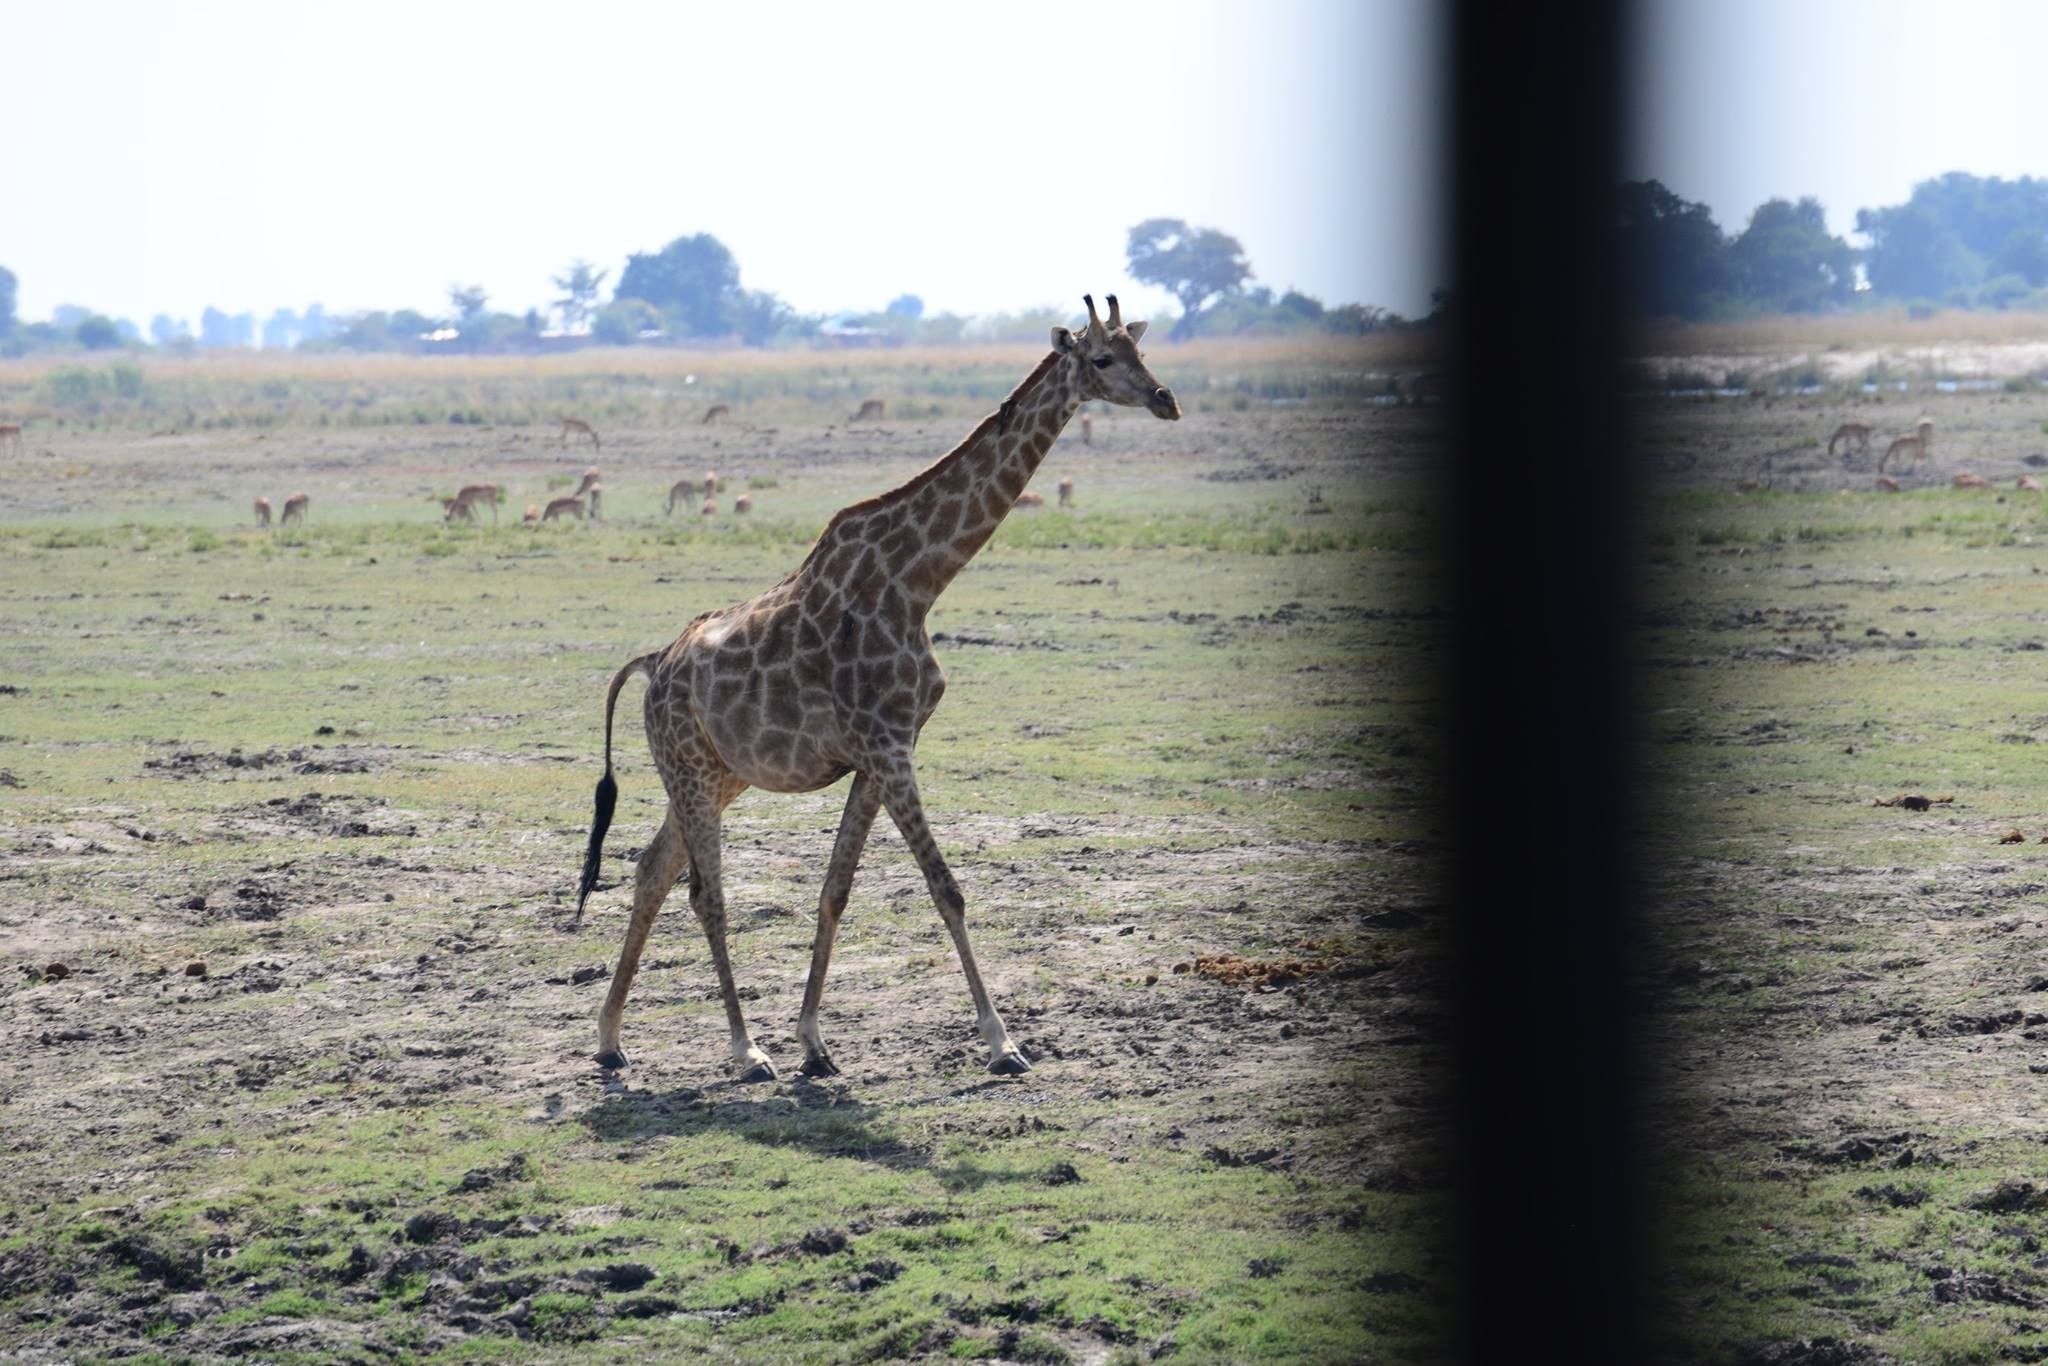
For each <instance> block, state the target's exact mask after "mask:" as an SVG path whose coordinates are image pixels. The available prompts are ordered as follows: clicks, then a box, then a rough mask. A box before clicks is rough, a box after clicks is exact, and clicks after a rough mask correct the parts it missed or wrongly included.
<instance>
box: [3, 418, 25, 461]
mask: <svg viewBox="0 0 2048 1366" xmlns="http://www.w3.org/2000/svg"><path fill="white" fill-rule="evenodd" d="M0 442H5V443H6V444H7V445H10V446H12V447H14V453H15V454H16V455H20V454H21V424H20V423H19V422H0Z"/></svg>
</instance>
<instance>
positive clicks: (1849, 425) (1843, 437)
mask: <svg viewBox="0 0 2048 1366" xmlns="http://www.w3.org/2000/svg"><path fill="white" fill-rule="evenodd" d="M1838 441H1839V442H1846V443H1847V444H1849V445H1851V446H1854V447H1855V448H1856V451H1857V454H1859V455H1868V454H1870V424H1869V423H1867V422H1844V423H1843V424H1842V425H1841V426H1839V427H1837V428H1835V434H1834V435H1833V436H1831V437H1829V438H1828V458H1829V459H1833V458H1834V454H1835V443H1836V442H1838ZM1845 454H1846V452H1845Z"/></svg>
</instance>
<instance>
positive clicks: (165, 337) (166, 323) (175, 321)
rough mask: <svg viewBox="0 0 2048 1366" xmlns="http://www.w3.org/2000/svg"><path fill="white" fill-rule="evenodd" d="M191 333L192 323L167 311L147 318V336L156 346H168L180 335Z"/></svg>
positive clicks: (187, 335)
mask: <svg viewBox="0 0 2048 1366" xmlns="http://www.w3.org/2000/svg"><path fill="white" fill-rule="evenodd" d="M191 335H192V324H190V323H188V322H186V321H184V320H183V319H181V318H173V317H172V316H171V315H170V314H168V313H159V314H157V315H156V316H155V317H154V318H151V319H150V320H149V336H150V340H152V341H154V342H155V343H156V344H157V345H158V346H169V345H170V344H171V343H172V342H174V341H177V340H178V339H179V338H181V337H189V336H191Z"/></svg>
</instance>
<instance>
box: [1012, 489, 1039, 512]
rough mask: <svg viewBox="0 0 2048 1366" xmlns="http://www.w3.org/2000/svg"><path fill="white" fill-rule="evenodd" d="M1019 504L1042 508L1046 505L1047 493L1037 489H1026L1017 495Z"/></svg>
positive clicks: (1023, 506) (1024, 506)
mask: <svg viewBox="0 0 2048 1366" xmlns="http://www.w3.org/2000/svg"><path fill="white" fill-rule="evenodd" d="M1017 506H1018V507H1020V508H1042V507H1044V506H1045V495H1044V494H1042V493H1040V492H1039V491H1038V490H1037V489H1026V490H1024V491H1023V492H1022V493H1020V494H1018V495H1017Z"/></svg>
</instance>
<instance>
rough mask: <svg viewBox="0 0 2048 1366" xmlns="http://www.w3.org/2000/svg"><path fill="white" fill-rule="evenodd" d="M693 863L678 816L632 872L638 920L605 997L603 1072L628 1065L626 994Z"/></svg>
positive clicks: (600, 1027) (600, 1036)
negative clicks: (622, 1038)
mask: <svg viewBox="0 0 2048 1366" xmlns="http://www.w3.org/2000/svg"><path fill="white" fill-rule="evenodd" d="M688 862H689V853H688V851H687V850H686V849H685V847H684V845H683V834H682V830H681V829H680V828H679V827H678V826H677V823H676V819H675V810H674V808H673V807H671V808H670V810H669V814H668V815H666V816H664V817H663V818H662V822H661V829H660V830H659V831H657V832H655V836H654V842H653V843H652V844H650V845H648V846H647V851H646V852H645V853H643V854H641V855H640V863H639V866H638V867H637V868H635V869H634V872H633V919H632V920H631V921H630V922H629V923H628V924H627V926H626V942H625V946H624V947H623V948H621V949H620V950H619V966H618V969H617V970H616V971H615V972H613V973H612V988H611V990H610V991H609V992H607V993H606V994H605V998H604V1005H603V1007H602V1008H601V1009H600V1010H599V1011H598V1015H597V1064H598V1066H600V1067H606V1068H619V1067H624V1066H625V1065H626V1054H625V1052H624V1051H623V1050H622V1049H621V1048H620V1047H619V1019H620V1017H621V1016H623V1015H624V1014H625V1011H626V993H627V992H628V991H630V990H632V987H633V974H634V973H636V972H637V971H639V968H640V951H641V950H642V949H644V948H645V947H647V932H648V931H649V930H651V929H653V928H654V918H655V917H656V916H657V915H659V914H661V903H662V902H663V901H665V900H667V899H668V894H669V890H670V889H671V888H673V887H674V886H675V885H676V879H677V878H678V877H680V876H681V875H682V872H683V868H684V866H685V865H686V864H687V863H688Z"/></svg>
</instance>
